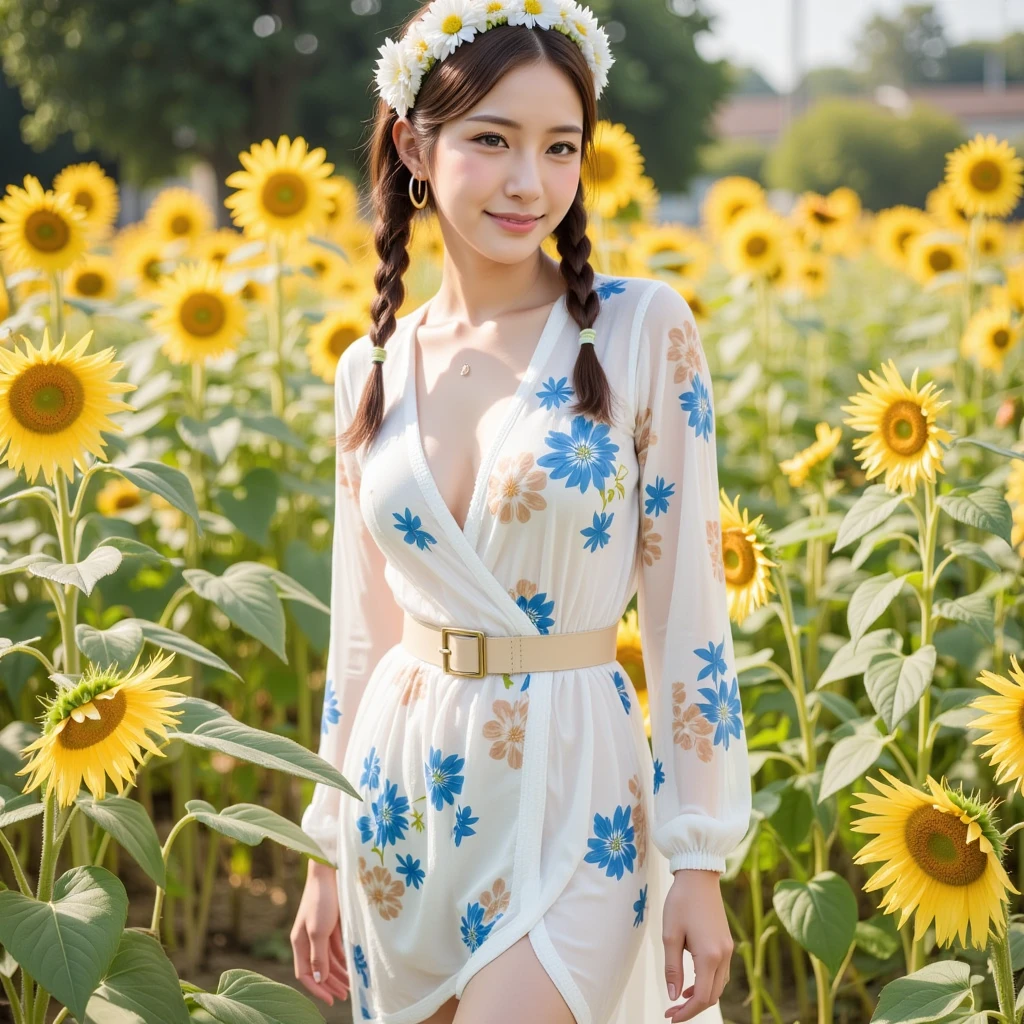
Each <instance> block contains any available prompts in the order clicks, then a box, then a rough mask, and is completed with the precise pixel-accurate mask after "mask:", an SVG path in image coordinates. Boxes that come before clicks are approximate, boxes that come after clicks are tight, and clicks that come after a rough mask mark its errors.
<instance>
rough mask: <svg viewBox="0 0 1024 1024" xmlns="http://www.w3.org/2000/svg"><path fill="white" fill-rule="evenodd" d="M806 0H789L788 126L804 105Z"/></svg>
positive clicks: (786, 105) (786, 122) (785, 106)
mask: <svg viewBox="0 0 1024 1024" xmlns="http://www.w3.org/2000/svg"><path fill="white" fill-rule="evenodd" d="M804 15H805V11H804V0H789V74H790V87H789V90H788V91H787V93H786V96H785V100H784V104H783V112H784V120H785V124H784V125H783V128H784V129H785V128H788V127H789V125H790V124H791V122H792V121H793V118H795V117H798V116H799V115H800V114H801V113H802V111H803V107H804V101H805V96H804V89H803V35H804Z"/></svg>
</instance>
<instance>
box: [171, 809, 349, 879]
mask: <svg viewBox="0 0 1024 1024" xmlns="http://www.w3.org/2000/svg"><path fill="white" fill-rule="evenodd" d="M185 810H186V811H188V813H189V814H191V815H192V816H193V817H194V818H195V819H196V821H198V822H201V823H202V824H203V825H206V827H207V828H212V829H213V830H214V831H215V832H219V833H220V834H221V835H225V836H227V837H228V838H229V839H237V840H238V841H239V842H240V843H245V844H246V845H247V846H259V844H260V843H262V842H263V840H264V839H273V840H274V842H275V843H279V844H280V845H281V846H286V847H287V848H288V849H289V850H295V851H296V852H298V853H305V854H306V855H307V856H309V857H312V858H313V860H316V861H319V862H320V863H321V864H327V863H329V862H328V860H327V858H326V857H325V856H324V851H323V850H321V849H320V846H319V845H318V844H317V843H316V842H315V841H314V840H313V839H312V838H311V837H310V836H308V835H306V833H305V832H303V831H302V829H301V828H299V826H298V825H296V824H295V823H294V822H292V821H289V820H288V819H287V818H284V817H282V816H281V815H280V814H277V813H276V812H275V811H272V810H270V809H269V808H267V807H261V806H260V805H259V804H233V805H232V806H231V807H225V808H224V809H223V810H222V811H218V810H217V809H216V808H215V807H213V806H212V805H211V804H208V803H207V802H206V801H205V800H188V801H186V803H185Z"/></svg>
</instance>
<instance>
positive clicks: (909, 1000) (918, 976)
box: [871, 960, 971, 1024]
mask: <svg viewBox="0 0 1024 1024" xmlns="http://www.w3.org/2000/svg"><path fill="white" fill-rule="evenodd" d="M970 998H971V969H970V967H969V966H968V965H967V964H964V963H960V962H959V961H958V960H938V961H936V962H935V963H933V964H926V965H925V966H924V967H922V968H921V970H919V971H915V972H914V973H913V974H908V975H907V976H906V977H905V978H897V979H896V980H895V981H890V982H889V984H888V985H886V986H885V988H883V989H882V991H881V994H880V995H879V997H878V1005H877V1006H876V1007H875V1012H874V1013H873V1014H872V1016H871V1024H932V1022H933V1021H937V1020H942V1018H944V1017H946V1016H948V1015H949V1014H951V1013H952V1012H953V1011H954V1010H957V1009H959V1008H961V1007H962V1006H963V1004H964V1000H966V999H970Z"/></svg>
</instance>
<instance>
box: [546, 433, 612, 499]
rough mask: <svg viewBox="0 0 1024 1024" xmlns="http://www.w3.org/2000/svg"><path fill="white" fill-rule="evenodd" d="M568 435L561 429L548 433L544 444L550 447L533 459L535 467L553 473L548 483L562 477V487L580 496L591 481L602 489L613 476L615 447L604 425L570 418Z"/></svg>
mask: <svg viewBox="0 0 1024 1024" xmlns="http://www.w3.org/2000/svg"><path fill="white" fill-rule="evenodd" d="M571 430H572V433H571V434H567V433H565V431H563V430H549V431H548V436H547V437H546V438H544V443H545V444H546V445H547V446H548V447H549V448H553V449H554V451H550V452H548V453H547V454H546V455H542V456H541V457H540V458H539V459H537V465H538V466H543V467H544V468H545V469H547V468H550V469H552V470H553V472H552V473H550V474H549V476H550V477H551V479H552V480H560V479H561V478H562V477H566V478H567V479H566V481H565V486H566V487H570V488H572V487H578V488H579V489H580V493H581V494H586V493H587V488H588V487H589V486H590V484H591V482H593V484H594V486H595V487H597V488H598V489H600V490H603V489H604V481H605V478H606V477H609V476H613V475H614V473H615V464H614V457H615V453H616V452H617V451H618V450H619V446H618V445H617V444H615V443H614V442H613V441H611V440H609V438H608V424H607V423H594V421H593V420H588V419H587V418H586V417H585V416H582V415H581V416H576V417H574V418H573V421H572V427H571Z"/></svg>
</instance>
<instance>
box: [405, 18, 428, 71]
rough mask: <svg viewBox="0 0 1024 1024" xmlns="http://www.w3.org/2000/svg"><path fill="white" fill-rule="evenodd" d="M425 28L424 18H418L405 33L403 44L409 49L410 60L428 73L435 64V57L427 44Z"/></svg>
mask: <svg viewBox="0 0 1024 1024" xmlns="http://www.w3.org/2000/svg"><path fill="white" fill-rule="evenodd" d="M424 33H425V26H424V24H423V19H422V18H417V19H416V21H414V22H413V23H412V24H411V25H410V26H409V30H408V31H407V32H406V33H405V36H404V37H403V39H402V42H403V43H404V44H405V45H406V47H408V50H409V54H410V60H411V61H413V62H415V64H416V65H417V66H418V67H419V68H420V69H421V71H422V72H424V73H425V72H427V71H428V70H429V69H430V65H431V64H432V63H433V60H434V56H433V54H432V53H431V52H430V44H429V43H428V42H427V39H426V35H425V34H424Z"/></svg>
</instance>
